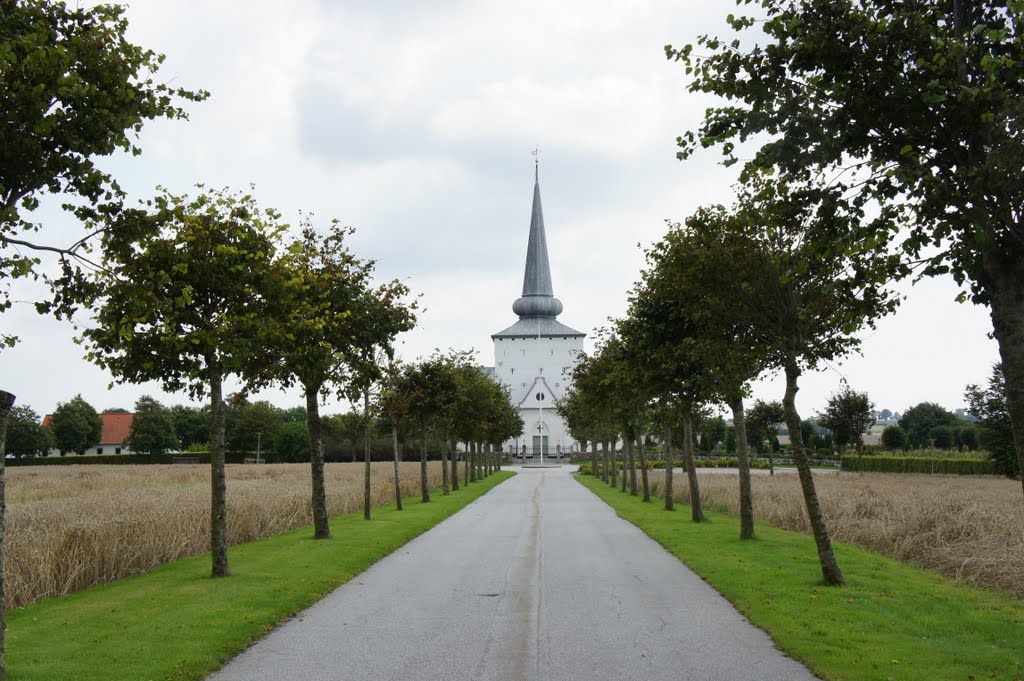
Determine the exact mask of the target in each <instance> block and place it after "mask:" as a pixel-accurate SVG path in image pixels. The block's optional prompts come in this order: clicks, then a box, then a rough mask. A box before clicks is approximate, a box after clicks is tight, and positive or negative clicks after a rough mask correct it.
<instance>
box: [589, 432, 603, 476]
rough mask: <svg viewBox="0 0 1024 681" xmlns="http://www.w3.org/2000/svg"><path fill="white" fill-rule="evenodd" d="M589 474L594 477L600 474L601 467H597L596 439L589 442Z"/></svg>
mask: <svg viewBox="0 0 1024 681" xmlns="http://www.w3.org/2000/svg"><path fill="white" fill-rule="evenodd" d="M590 474H591V475H593V476H594V477H595V478H596V477H597V476H599V475H601V469H599V468H598V467H597V440H593V441H591V443H590Z"/></svg>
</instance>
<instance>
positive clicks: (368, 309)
mask: <svg viewBox="0 0 1024 681" xmlns="http://www.w3.org/2000/svg"><path fill="white" fill-rule="evenodd" d="M409 294H410V290H409V287H408V286H406V285H405V284H403V283H402V282H400V281H399V280H397V279H394V280H392V281H390V282H386V283H384V284H381V285H380V286H377V287H376V288H373V289H368V290H366V291H365V292H363V293H362V294H361V295H359V297H358V299H356V300H354V301H353V302H352V322H353V323H352V324H351V325H350V327H349V333H350V334H351V336H352V342H351V346H350V347H351V353H350V355H349V356H348V357H347V359H346V365H347V367H348V371H349V376H348V383H347V385H346V386H345V388H344V390H343V392H344V393H345V394H346V395H347V396H348V398H349V400H351V401H352V402H353V403H355V402H356V401H358V399H359V397H360V396H361V397H362V403H363V419H364V428H365V439H364V443H365V445H364V449H363V460H364V468H363V517H364V518H365V519H366V520H369V519H370V497H371V488H370V484H371V467H370V431H371V427H372V418H371V417H372V414H371V411H370V398H371V395H372V394H373V393H374V392H375V391H376V390H379V389H381V388H383V386H384V384H385V381H386V378H387V373H386V372H387V368H388V367H390V366H391V365H392V364H393V363H394V361H395V339H396V338H397V337H398V335H399V334H400V333H403V332H405V331H410V330H412V329H413V328H414V327H415V326H416V309H417V307H418V306H417V303H416V301H415V300H412V301H409V300H408V297H409ZM442 462H443V458H442Z"/></svg>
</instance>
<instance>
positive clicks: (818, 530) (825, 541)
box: [782, 358, 843, 585]
mask: <svg viewBox="0 0 1024 681" xmlns="http://www.w3.org/2000/svg"><path fill="white" fill-rule="evenodd" d="M785 369H786V395H785V397H784V398H783V400H782V407H783V410H784V411H785V414H786V427H787V428H789V442H790V446H791V448H792V450H793V458H794V459H795V460H796V469H797V472H798V473H799V475H800V489H801V491H802V492H803V495H804V504H805V505H806V506H807V517H808V518H809V519H810V521H811V531H812V533H813V534H814V543H815V544H816V545H817V547H818V561H819V562H820V563H821V574H822V577H824V578H825V583H826V584H833V585H840V584H843V573H842V571H841V570H840V569H839V563H838V562H837V561H836V555H835V553H833V551H832V540H831V539H830V538H829V535H828V528H827V527H826V526H825V519H824V518H823V517H822V515H821V506H820V505H819V504H818V494H817V492H816V491H815V489H814V478H813V477H812V475H811V466H810V464H809V463H808V462H807V455H806V453H805V452H804V439H803V434H802V433H801V432H800V414H798V413H797V411H796V391H797V390H799V388H798V387H797V384H796V383H797V379H798V378H799V377H800V369H799V367H798V366H797V363H796V360H795V358H790V359H788V360H787V361H786V365H785Z"/></svg>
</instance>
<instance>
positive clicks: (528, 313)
mask: <svg viewBox="0 0 1024 681" xmlns="http://www.w3.org/2000/svg"><path fill="white" fill-rule="evenodd" d="M534 155H535V156H536V153H535V154H534ZM512 311H513V312H515V313H516V314H517V315H519V317H520V318H523V317H557V316H558V315H559V314H560V313H561V312H562V301H560V300H558V298H555V295H554V291H553V290H552V287H551V265H550V263H549V262H548V242H547V238H546V237H545V234H544V212H543V210H542V209H541V204H540V171H539V165H537V164H535V166H534V179H533V213H532V214H531V215H530V240H529V243H528V244H527V247H526V271H525V272H524V273H523V295H522V297H521V298H519V299H518V300H516V302H515V303H513V304H512Z"/></svg>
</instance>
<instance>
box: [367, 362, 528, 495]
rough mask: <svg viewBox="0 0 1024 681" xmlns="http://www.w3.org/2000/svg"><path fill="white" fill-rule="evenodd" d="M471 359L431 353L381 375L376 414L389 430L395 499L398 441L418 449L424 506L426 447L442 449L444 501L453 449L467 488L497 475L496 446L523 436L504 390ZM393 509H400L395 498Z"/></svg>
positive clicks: (453, 467)
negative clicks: (461, 458)
mask: <svg viewBox="0 0 1024 681" xmlns="http://www.w3.org/2000/svg"><path fill="white" fill-rule="evenodd" d="M473 359H474V358H473V356H472V355H471V354H469V353H466V352H455V351H453V352H449V353H447V354H442V353H434V354H433V355H432V356H430V357H428V358H426V359H422V360H420V361H419V362H416V363H414V364H396V365H392V366H391V369H390V371H388V372H387V380H386V381H385V382H384V384H383V389H382V390H381V391H380V393H379V395H378V399H377V403H376V410H377V412H378V413H379V414H380V415H381V416H382V417H383V418H384V419H386V420H387V421H389V422H390V424H391V432H392V437H393V443H394V451H395V494H396V497H398V494H399V492H398V490H399V479H398V475H399V469H398V463H399V458H400V456H401V447H400V445H399V443H400V440H404V441H408V442H414V443H416V444H417V445H418V448H419V451H420V486H421V489H422V495H423V501H425V502H427V501H430V490H429V489H428V488H427V448H428V443H429V442H431V441H434V442H440V443H442V447H441V465H442V493H443V494H445V495H447V494H448V493H449V490H458V489H459V468H458V457H457V456H456V454H455V452H456V444H457V443H462V445H463V453H464V459H465V463H464V474H463V476H462V480H463V484H467V483H470V482H475V481H476V480H477V479H479V478H481V477H483V476H486V475H490V474H491V473H493V472H494V471H496V470H498V469H499V468H500V460H499V457H498V454H499V453H500V450H501V443H502V442H504V441H506V440H509V439H511V438H514V437H517V436H519V435H520V434H521V433H522V432H523V420H522V417H521V416H520V415H519V412H518V411H517V410H516V409H515V408H514V407H513V406H512V402H511V400H510V398H509V394H508V391H507V389H506V388H505V387H504V386H501V385H499V384H498V383H496V382H495V381H493V380H492V379H491V378H490V377H488V376H487V375H485V374H484V373H483V372H482V371H481V370H480V368H479V366H477V365H476V363H475V362H474V361H473ZM367 456H369V455H368V454H367ZM367 461H369V459H367ZM398 503H399V506H401V500H400V497H398Z"/></svg>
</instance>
